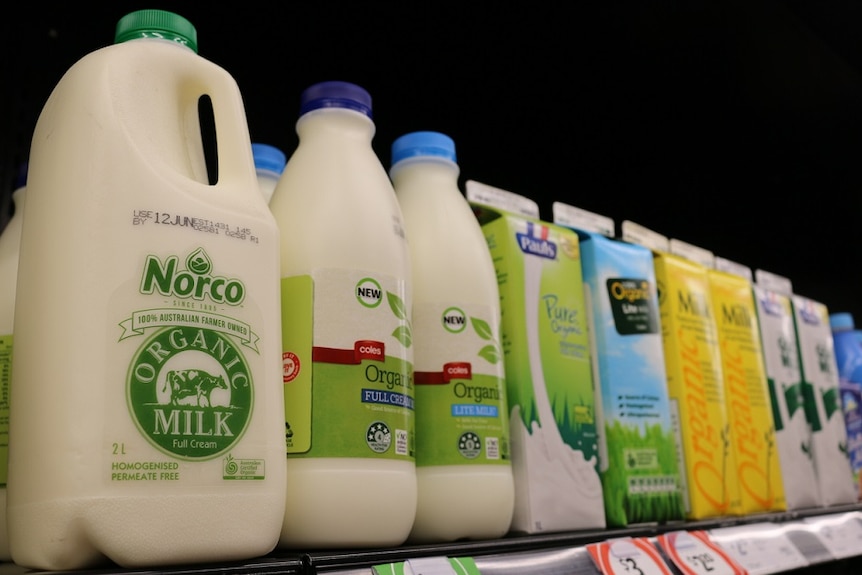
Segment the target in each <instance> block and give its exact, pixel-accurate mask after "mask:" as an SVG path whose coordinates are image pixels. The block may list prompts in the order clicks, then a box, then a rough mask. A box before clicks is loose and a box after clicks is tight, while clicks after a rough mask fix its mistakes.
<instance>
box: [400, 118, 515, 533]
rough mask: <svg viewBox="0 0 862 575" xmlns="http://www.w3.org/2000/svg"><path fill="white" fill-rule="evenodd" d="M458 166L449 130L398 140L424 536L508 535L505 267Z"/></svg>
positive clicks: (419, 529) (511, 498)
mask: <svg viewBox="0 0 862 575" xmlns="http://www.w3.org/2000/svg"><path fill="white" fill-rule="evenodd" d="M458 174H459V168H458V164H457V158H456V154H455V143H454V141H453V140H452V139H451V138H450V137H449V136H447V135H445V134H441V133H439V132H412V133H409V134H405V135H403V136H401V137H400V138H398V139H396V140H395V141H394V142H393V143H392V167H391V168H390V176H391V178H392V183H393V185H394V188H395V194H396V197H397V198H398V201H399V204H400V205H401V211H402V212H403V214H404V225H405V229H406V232H407V242H408V244H409V245H410V254H411V260H412V262H413V340H414V347H415V350H414V378H413V379H414V382H415V384H416V474H417V479H418V493H419V495H418V505H417V510H416V520H415V522H414V524H413V529H412V531H411V533H410V537H409V540H410V541H412V542H416V543H425V542H427V543H433V542H441V541H455V540H457V539H494V538H498V537H502V536H503V535H505V534H506V532H507V531H508V530H509V525H510V523H511V521H512V513H513V510H514V504H515V485H514V480H513V476H512V465H511V460H510V459H509V447H508V446H509V439H508V438H509V416H508V413H509V409H508V406H507V402H506V382H505V379H504V377H505V373H504V367H503V351H502V349H501V347H500V295H499V290H498V288H497V275H496V272H495V271H494V264H493V261H492V260H491V253H490V251H489V249H488V244H487V242H486V241H485V236H484V235H483V234H482V229H481V227H480V226H479V222H478V220H477V219H476V217H475V215H474V214H473V211H472V209H471V208H470V206H469V204H468V203H467V200H466V198H465V197H464V196H463V195H462V194H461V191H460V190H459V188H458Z"/></svg>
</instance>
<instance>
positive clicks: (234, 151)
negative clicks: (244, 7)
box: [8, 10, 285, 570]
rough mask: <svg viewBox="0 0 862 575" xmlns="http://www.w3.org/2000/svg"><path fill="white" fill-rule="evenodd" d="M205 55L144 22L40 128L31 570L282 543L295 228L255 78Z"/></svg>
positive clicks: (152, 15)
mask: <svg viewBox="0 0 862 575" xmlns="http://www.w3.org/2000/svg"><path fill="white" fill-rule="evenodd" d="M196 47H197V44H196V30H195V28H194V26H193V25H192V24H191V23H190V22H189V21H188V20H186V19H185V18H183V17H181V16H179V15H176V14H173V13H170V12H164V11H161V10H141V11H136V12H132V13H130V14H127V15H126V16H124V17H123V18H121V19H120V20H119V22H118V24H117V27H116V34H115V43H114V44H113V45H111V46H107V47H104V48H102V49H99V50H96V51H94V52H91V53H90V54H88V55H86V56H84V57H83V58H81V59H80V60H79V61H78V62H77V63H75V64H74V65H73V66H72V67H71V68H70V69H69V70H68V71H67V72H66V73H65V74H64V76H63V77H62V78H61V79H60V81H59V82H58V83H57V85H56V87H55V88H54V90H53V92H52V93H51V95H50V96H49V98H48V101H47V102H46V104H45V107H44V108H43V110H42V113H41V114H40V116H39V119H38V121H37V123H36V128H35V131H34V133H33V140H32V145H31V150H30V164H29V174H28V179H27V208H26V210H25V212H24V221H23V227H22V235H21V251H20V259H19V275H18V293H17V296H18V297H17V298H16V302H15V320H14V334H15V347H14V361H13V367H12V400H11V406H10V407H11V410H10V411H11V421H10V453H9V483H8V525H9V536H10V538H9V542H10V546H11V552H12V558H13V560H14V561H15V563H17V564H19V565H21V566H25V567H30V568H36V569H48V570H69V569H78V568H83V567H87V566H90V565H95V564H99V563H103V562H107V561H108V560H110V561H113V562H115V563H117V564H118V565H120V566H122V567H144V566H148V567H151V566H156V565H167V564H180V563H197V562H213V561H227V560H234V559H242V558H251V557H257V556H260V555H262V554H265V553H268V552H269V551H270V550H272V549H273V548H274V547H275V545H276V543H277V541H278V535H279V532H280V529H281V521H282V519H283V515H284V479H285V477H284V471H285V457H284V443H283V441H284V440H283V436H282V431H281V430H282V425H283V421H282V418H283V413H282V409H281V407H280V406H281V403H282V402H283V392H282V387H281V383H280V376H279V375H280V371H281V364H280V362H279V353H280V348H281V334H280V331H279V328H278V325H277V322H275V323H274V322H272V321H271V318H273V317H278V315H279V309H280V300H279V288H278V281H279V279H278V249H279V248H278V228H277V227H276V223H275V220H274V218H273V217H272V214H271V213H270V211H269V208H268V206H267V205H266V202H265V201H264V200H263V198H262V196H261V194H260V190H259V189H258V185H257V181H256V175H255V170H254V163H253V160H252V154H251V142H250V138H249V132H248V125H247V123H246V117H245V110H244V107H243V103H242V99H241V95H240V92H239V89H238V87H237V85H236V82H235V80H234V79H233V77H231V76H230V75H229V74H228V73H227V72H226V71H225V70H223V69H222V68H220V67H218V66H217V65H215V64H213V63H211V62H209V61H208V60H206V59H204V58H202V57H200V56H199V55H198V54H197V52H196ZM202 99H208V100H209V101H210V103H211V108H210V110H211V112H212V117H213V121H214V124H215V127H216V130H215V140H214V142H213V144H214V145H215V147H216V149H217V152H218V153H217V160H216V162H217V164H216V166H215V168H216V170H215V171H217V174H218V175H217V179H215V178H213V179H214V180H215V181H214V182H212V183H211V181H210V178H209V176H208V165H207V157H206V154H205V147H204V136H203V132H202V130H201V126H200V118H201V116H200V115H199V103H200V101H201V100H202ZM205 108H206V107H203V106H202V107H201V109H202V110H203V109H205Z"/></svg>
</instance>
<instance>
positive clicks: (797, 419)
mask: <svg viewBox="0 0 862 575" xmlns="http://www.w3.org/2000/svg"><path fill="white" fill-rule="evenodd" d="M755 278H756V280H757V281H756V283H755V284H754V285H753V286H752V291H753V293H754V300H755V304H756V306H757V321H758V323H759V325H760V342H761V345H762V347H763V361H764V367H765V369H766V377H767V382H768V383H769V394H770V397H771V398H772V418H773V423H774V426H775V441H776V443H777V446H778V456H779V461H780V462H781V476H782V478H783V482H784V499H785V501H786V503H787V509H789V510H794V509H804V508H807V507H817V506H819V505H820V491H819V488H818V485H817V475H816V473H815V470H814V458H813V453H812V450H811V426H810V425H809V424H808V420H807V419H806V417H805V396H804V394H803V392H802V372H801V370H800V367H799V352H798V349H797V343H796V328H795V327H794V325H793V306H792V304H791V301H790V295H791V293H792V287H791V285H790V281H789V280H788V279H787V278H783V277H780V276H777V275H775V274H769V273H767V272H765V271H764V270H760V269H758V270H755Z"/></svg>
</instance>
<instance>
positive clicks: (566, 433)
mask: <svg viewBox="0 0 862 575" xmlns="http://www.w3.org/2000/svg"><path fill="white" fill-rule="evenodd" d="M465 188H466V192H467V199H468V201H469V202H470V204H471V206H472V207H473V209H474V212H475V213H476V216H477V217H478V219H479V222H480V223H481V224H482V231H483V233H484V235H485V239H486V240H487V242H488V247H489V248H490V250H491V255H492V258H493V260H494V268H495V270H496V273H497V283H498V286H499V288H500V303H501V315H502V319H501V339H502V345H503V353H504V358H505V373H506V392H507V396H508V403H509V408H510V418H509V424H510V429H511V433H510V440H511V444H512V445H511V447H512V449H511V454H512V468H513V472H514V476H515V511H514V516H513V518H512V526H511V530H512V531H515V532H525V533H539V532H554V531H565V530H575V529H586V528H602V527H604V526H605V524H606V523H605V513H604V504H603V498H602V483H601V480H600V478H599V473H598V459H599V457H598V439H597V435H596V433H597V421H596V404H595V397H594V389H593V377H592V372H591V367H590V348H589V335H588V332H587V329H588V328H587V312H586V307H585V304H584V287H583V280H582V276H581V256H580V248H579V244H578V236H577V234H575V232H573V231H572V230H570V229H568V228H564V227H562V226H557V225H554V224H551V223H548V222H544V221H541V220H540V219H539V210H538V207H537V206H536V204H535V202H533V201H532V200H529V199H528V198H525V197H523V196H519V195H517V194H513V193H512V192H507V191H505V190H500V189H499V188H494V187H491V186H487V185H484V184H480V183H478V182H475V181H472V180H468V181H467V182H466V186H465Z"/></svg>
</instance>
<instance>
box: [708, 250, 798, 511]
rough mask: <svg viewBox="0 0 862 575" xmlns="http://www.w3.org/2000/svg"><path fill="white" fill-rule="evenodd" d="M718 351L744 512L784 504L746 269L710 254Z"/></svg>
mask: <svg viewBox="0 0 862 575" xmlns="http://www.w3.org/2000/svg"><path fill="white" fill-rule="evenodd" d="M707 275H708V276H709V284H710V291H711V296H712V306H713V310H714V313H715V322H716V326H717V328H718V342H719V347H720V349H721V371H722V375H723V376H724V397H725V402H726V403H727V413H728V415H729V418H730V428H731V437H732V441H731V447H732V449H733V451H734V456H735V457H736V473H737V481H738V482H739V494H740V505H741V511H742V513H743V514H744V515H748V514H751V513H763V512H769V511H783V510H785V509H786V508H787V504H786V503H785V499H784V483H783V480H782V477H781V462H780V459H779V453H778V447H777V445H776V439H775V426H774V424H773V417H772V404H771V403H770V400H769V392H768V390H767V382H766V368H765V367H764V363H763V349H762V348H761V345H760V326H759V324H758V322H757V309H756V307H755V302H754V295H753V293H752V289H751V288H752V281H751V270H750V269H749V268H747V267H746V266H742V265H739V264H736V263H735V262H731V261H729V260H726V259H722V258H716V269H710V270H707Z"/></svg>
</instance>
